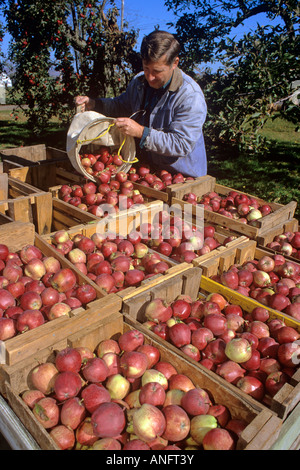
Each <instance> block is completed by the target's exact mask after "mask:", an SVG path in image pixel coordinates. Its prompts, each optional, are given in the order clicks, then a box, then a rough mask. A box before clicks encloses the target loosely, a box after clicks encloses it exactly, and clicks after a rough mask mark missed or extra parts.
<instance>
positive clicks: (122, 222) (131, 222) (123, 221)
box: [42, 212, 201, 298]
mask: <svg viewBox="0 0 300 470" xmlns="http://www.w3.org/2000/svg"><path fill="white" fill-rule="evenodd" d="M151 214H152V213H147V212H146V213H145V214H141V213H133V214H131V216H130V217H127V216H124V215H123V216H120V217H117V218H116V219H115V220H113V221H111V223H108V224H107V225H106V226H105V227H104V226H102V225H100V226H99V223H96V224H95V223H91V224H87V225H81V226H79V225H78V226H76V227H73V228H72V229H70V230H68V233H69V236H70V238H73V237H75V235H77V234H81V235H84V236H86V237H91V236H92V235H93V234H94V233H96V232H98V233H105V232H106V231H108V232H110V231H112V232H113V233H121V234H125V233H126V234H127V233H128V230H129V229H131V228H133V227H134V226H135V225H137V226H139V224H140V221H141V220H142V221H143V222H145V221H146V220H147V217H149V220H152V218H151V217H152V215H151ZM129 215H130V213H129ZM52 236H53V234H47V235H44V236H43V237H42V239H43V240H44V242H46V243H47V244H48V245H49V247H51V249H52V250H55V248H54V247H53V246H52ZM149 252H150V253H153V250H151V249H149ZM60 256H61V255H60ZM160 256H161V259H162V260H164V261H166V262H167V263H168V265H169V269H167V271H166V272H165V273H164V274H156V275H155V276H152V277H150V278H148V279H145V280H144V281H142V282H141V284H140V286H138V287H127V288H125V289H123V290H122V291H120V292H118V295H119V296H121V297H122V298H130V297H131V296H132V295H134V294H135V293H136V292H143V291H144V290H145V289H146V288H147V287H149V286H150V285H152V284H153V283H156V282H157V281H158V280H160V279H162V278H164V279H165V278H167V279H169V278H173V276H175V275H177V274H178V273H179V272H180V273H181V272H184V271H186V270H187V269H190V267H191V264H189V263H177V262H175V261H173V260H171V259H170V258H168V257H166V256H164V255H160ZM66 261H67V262H68V263H69V261H68V260H66ZM74 269H75V270H76V268H75V267H74ZM200 271H201V270H200ZM88 279H89V278H88ZM87 282H88V281H87Z"/></svg>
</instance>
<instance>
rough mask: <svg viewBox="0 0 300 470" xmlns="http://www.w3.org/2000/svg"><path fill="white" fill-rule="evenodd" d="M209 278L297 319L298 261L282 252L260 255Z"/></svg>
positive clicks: (299, 308)
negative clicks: (258, 257) (292, 259)
mask: <svg viewBox="0 0 300 470" xmlns="http://www.w3.org/2000/svg"><path fill="white" fill-rule="evenodd" d="M212 279H213V280H214V281H216V282H219V283H221V284H222V285H224V286H226V287H229V288H230V289H233V290H235V291H237V292H239V293H241V294H243V295H246V296H249V297H252V298H253V299H255V300H257V301H258V302H260V303H262V304H263V305H265V306H267V307H270V308H272V309H275V310H278V311H280V312H283V313H285V314H287V315H290V316H291V317H293V318H295V319H296V320H300V264H299V263H297V262H295V261H290V260H287V259H286V258H285V257H284V256H283V255H280V254H278V253H277V254H274V255H264V256H262V257H261V258H260V259H253V260H249V261H245V262H244V263H242V264H241V265H239V264H236V265H233V266H231V267H230V269H229V270H228V271H226V272H223V273H222V274H219V275H216V276H213V277H212Z"/></svg>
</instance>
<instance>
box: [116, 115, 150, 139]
mask: <svg viewBox="0 0 300 470" xmlns="http://www.w3.org/2000/svg"><path fill="white" fill-rule="evenodd" d="M115 124H116V126H117V127H118V129H120V131H121V132H122V134H125V135H129V136H131V137H137V138H138V139H141V138H142V135H143V131H144V126H141V125H140V124H138V123H137V122H135V121H134V120H133V119H130V118H117V119H116V120H115Z"/></svg>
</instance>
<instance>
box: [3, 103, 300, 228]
mask: <svg viewBox="0 0 300 470" xmlns="http://www.w3.org/2000/svg"><path fill="white" fill-rule="evenodd" d="M67 130H68V128H67V127H65V126H63V125H62V124H60V123H59V122H58V120H55V119H53V120H52V121H51V123H50V125H49V126H48V128H47V131H46V132H44V133H43V134H42V135H39V136H38V135H35V134H34V133H33V132H32V130H31V129H30V128H28V126H27V121H26V118H25V117H24V116H23V115H22V114H21V113H20V115H19V119H18V120H17V121H16V120H15V119H14V117H13V116H11V111H3V110H1V107H0V149H1V148H7V147H19V146H26V145H35V144H40V143H43V144H45V145H46V146H52V147H55V148H60V149H63V150H65V142H66V135H67ZM262 134H263V135H264V136H266V137H267V138H268V139H269V140H271V142H272V146H271V149H270V151H269V152H268V153H266V154H259V155H252V154H248V153H240V152H238V151H237V150H236V149H235V148H233V147H229V146H222V147H221V146H220V147H218V148H215V147H214V148H213V147H209V145H208V144H207V157H208V174H210V175H212V176H215V177H216V179H217V182H218V183H220V184H223V185H225V186H229V187H231V188H234V189H237V190H241V191H244V192H247V193H249V194H252V195H254V196H257V197H260V198H261V199H264V200H266V201H270V202H278V203H279V204H287V203H288V202H290V201H297V202H298V204H299V207H298V208H297V211H296V214H295V215H296V217H297V218H298V219H300V133H299V132H298V133H297V132H296V130H295V126H293V125H292V124H291V123H289V122H286V121H284V120H282V119H276V120H275V121H271V120H270V121H268V122H267V124H266V125H265V127H264V129H263V131H262Z"/></svg>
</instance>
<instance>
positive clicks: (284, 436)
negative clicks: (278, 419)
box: [270, 403, 300, 450]
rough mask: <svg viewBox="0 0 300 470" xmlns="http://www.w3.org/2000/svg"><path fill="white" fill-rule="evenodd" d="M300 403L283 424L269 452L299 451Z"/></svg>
mask: <svg viewBox="0 0 300 470" xmlns="http://www.w3.org/2000/svg"><path fill="white" fill-rule="evenodd" d="M299 429H300V403H299V404H298V405H297V407H296V408H295V409H294V411H293V412H292V413H291V414H290V415H289V416H288V417H287V419H286V420H285V421H284V422H283V424H282V427H281V430H280V433H279V435H278V437H277V439H276V441H275V442H274V443H273V444H272V446H271V448H270V450H299V448H300V440H299V437H300V436H299Z"/></svg>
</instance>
